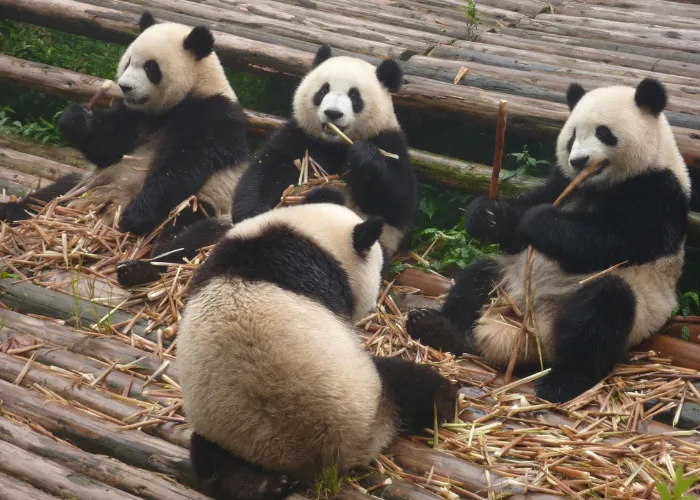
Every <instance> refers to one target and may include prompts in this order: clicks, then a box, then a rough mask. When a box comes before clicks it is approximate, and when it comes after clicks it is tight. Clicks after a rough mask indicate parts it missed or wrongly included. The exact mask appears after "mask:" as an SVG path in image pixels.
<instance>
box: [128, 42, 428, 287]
mask: <svg viewBox="0 0 700 500" xmlns="http://www.w3.org/2000/svg"><path fill="white" fill-rule="evenodd" d="M402 78H403V73H402V71H401V68H400V67H399V65H398V64H397V63H396V62H395V61H392V60H386V61H383V62H382V63H381V64H380V65H379V67H374V66H373V65H371V64H370V63H368V62H365V61H363V60H361V59H356V58H352V57H331V49H330V47H328V46H327V45H324V46H322V47H321V48H320V49H319V50H318V52H317V53H316V57H315V58H314V62H313V69H312V71H311V72H309V73H308V74H307V75H306V77H304V79H303V80H302V81H301V83H300V84H299V87H298V88H297V90H296V93H295V95H294V112H293V118H292V119H291V120H289V121H288V122H287V123H286V124H285V125H284V126H283V127H282V128H281V129H280V130H279V131H277V132H276V133H275V134H274V135H273V136H272V137H271V138H270V139H269V141H268V142H267V143H266V144H265V146H264V147H263V149H262V150H261V151H260V152H258V153H257V154H256V155H255V157H254V159H253V160H252V161H251V166H250V168H248V169H247V170H246V172H245V173H244V174H243V175H242V177H241V179H240V182H239V183H238V185H237V187H236V191H235V194H234V196H233V208H232V209H231V211H232V218H233V222H234V223H236V222H240V221H242V220H245V219H247V218H249V217H253V216H255V215H259V214H261V213H264V212H267V211H268V210H271V209H273V208H274V207H275V206H277V204H278V203H279V201H280V198H281V197H282V193H283V192H284V190H285V189H286V188H287V187H288V186H289V185H291V184H296V183H297V182H298V179H299V171H298V170H297V169H296V168H295V166H294V161H295V160H298V159H301V158H303V157H304V155H305V153H306V151H308V152H309V156H310V157H311V158H313V159H314V160H315V161H316V162H318V163H319V164H320V165H321V167H323V169H324V170H326V171H327V172H328V173H329V174H339V175H341V176H342V179H343V180H344V181H346V182H347V184H348V187H349V192H350V197H349V200H348V206H349V207H350V208H352V209H353V210H355V211H356V212H357V213H358V214H359V215H360V216H361V217H363V218H367V217H369V216H380V217H382V218H383V219H384V220H385V221H386V223H387V224H386V226H385V228H384V231H383V233H382V236H381V238H380V243H381V245H382V248H383V250H384V251H385V253H386V255H387V257H389V256H393V254H394V253H395V252H396V250H397V249H398V247H399V244H400V243H401V240H402V239H403V236H404V233H405V232H406V231H407V230H408V229H409V228H410V226H411V224H412V222H413V220H414V217H415V215H416V212H417V210H418V184H417V182H416V178H415V174H414V173H413V167H412V166H411V162H410V160H409V157H408V145H407V143H406V138H405V136H404V134H403V132H402V131H401V127H400V126H399V123H398V119H397V118H396V115H395V114H394V107H393V104H392V100H391V92H395V91H397V90H398V89H399V88H400V87H401V83H402ZM328 123H333V124H335V125H336V126H337V127H338V128H339V129H341V130H343V131H344V133H345V134H346V135H347V136H349V137H350V138H351V139H352V140H353V141H354V144H353V145H352V146H348V145H347V144H346V143H344V142H343V141H342V140H341V139H340V138H339V137H338V136H337V135H336V134H335V132H333V131H332V130H331V129H330V128H328V125H327V124H328ZM380 148H381V149H383V150H385V151H387V152H389V153H394V154H396V155H398V156H399V159H398V160H395V159H392V158H388V157H386V156H382V154H381V153H380V152H379V149H380ZM230 227H231V225H230V223H229V222H228V221H216V220H207V221H203V222H201V223H198V224H194V225H193V226H191V227H190V228H188V229H187V230H186V231H184V232H181V233H180V234H178V235H177V236H176V237H175V238H174V239H172V240H170V241H168V242H166V243H165V244H164V245H162V246H160V247H159V249H158V252H159V253H166V252H167V253H169V254H170V255H169V257H168V260H170V261H172V262H177V261H179V260H180V259H182V258H183V257H186V258H188V259H192V258H194V257H195V256H196V255H197V252H198V249H199V248H201V247H203V246H207V245H211V244H214V243H216V241H217V239H218V237H219V236H220V234H222V233H224V232H226V230H227V229H229V228H230ZM154 252H155V251H154ZM171 252H175V253H171ZM387 260H388V259H387ZM162 269H163V268H161V267H155V266H152V265H150V264H149V263H148V262H146V261H138V260H131V261H124V262H121V263H120V264H119V266H118V269H117V271H118V275H119V283H120V284H121V285H122V286H127V287H129V286H135V285H138V284H142V283H145V282H148V281H155V280H157V279H158V278H159V277H160V271H162Z"/></svg>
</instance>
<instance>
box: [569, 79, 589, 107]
mask: <svg viewBox="0 0 700 500" xmlns="http://www.w3.org/2000/svg"><path fill="white" fill-rule="evenodd" d="M585 94H586V91H585V90H584V88H583V87H581V85H579V84H578V83H572V84H571V85H569V88H568V89H567V90H566V103H567V104H568V105H569V109H570V110H571V111H573V110H574V108H575V107H576V104H578V102H579V101H580V100H581V98H582V97H583V96H584V95H585Z"/></svg>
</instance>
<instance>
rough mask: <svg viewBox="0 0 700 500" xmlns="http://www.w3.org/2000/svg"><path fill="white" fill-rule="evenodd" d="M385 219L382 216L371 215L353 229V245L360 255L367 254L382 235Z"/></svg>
mask: <svg viewBox="0 0 700 500" xmlns="http://www.w3.org/2000/svg"><path fill="white" fill-rule="evenodd" d="M383 227H384V221H383V220H382V218H381V217H370V218H369V219H367V220H366V221H364V222H363V223H361V224H358V225H357V226H355V229H353V230H352V246H353V247H354V248H355V251H356V252H357V253H358V254H360V255H365V254H366V253H367V251H368V250H369V249H370V247H371V246H372V245H374V244H375V243H376V242H377V241H378V240H379V237H380V236H381V235H382V228H383Z"/></svg>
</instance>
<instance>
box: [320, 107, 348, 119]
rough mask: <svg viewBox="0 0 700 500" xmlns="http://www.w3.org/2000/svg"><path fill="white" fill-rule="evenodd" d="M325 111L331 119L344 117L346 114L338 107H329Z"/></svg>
mask: <svg viewBox="0 0 700 500" xmlns="http://www.w3.org/2000/svg"><path fill="white" fill-rule="evenodd" d="M324 113H325V115H326V116H327V117H328V118H330V119H331V120H337V119H338V118H342V117H343V114H344V113H343V112H342V111H338V110H337V109H327V110H325V111H324Z"/></svg>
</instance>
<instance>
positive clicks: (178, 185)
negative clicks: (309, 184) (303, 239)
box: [120, 96, 248, 234]
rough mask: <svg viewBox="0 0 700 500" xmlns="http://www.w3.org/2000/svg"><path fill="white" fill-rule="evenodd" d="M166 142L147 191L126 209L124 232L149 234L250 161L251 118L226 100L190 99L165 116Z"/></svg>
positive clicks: (122, 223)
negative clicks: (222, 173)
mask: <svg viewBox="0 0 700 500" xmlns="http://www.w3.org/2000/svg"><path fill="white" fill-rule="evenodd" d="M163 121H164V123H165V125H164V126H165V131H166V134H165V137H166V138H165V143H164V144H163V145H161V146H160V148H159V149H158V152H157V155H156V158H155V160H154V164H153V165H152V167H151V170H150V171H149V172H148V175H147V176H146V179H145V181H144V184H143V187H142V188H141V191H140V192H139V193H138V194H137V195H136V196H135V197H134V199H133V200H132V202H131V203H130V204H129V206H127V207H126V209H125V210H124V214H123V216H122V220H121V223H120V228H121V229H122V230H123V231H130V232H133V233H135V234H144V233H147V232H149V231H151V230H153V229H155V227H156V226H157V225H158V224H160V223H161V222H162V221H163V219H164V218H165V217H167V215H168V213H169V212H170V211H171V210H172V209H173V208H175V207H176V206H177V204H178V203H181V202H182V201H183V200H185V199H186V198H188V197H189V196H192V195H195V194H197V192H199V190H200V189H201V188H202V187H203V186H204V184H205V183H206V181H207V180H208V179H209V178H210V177H211V176H212V175H213V174H214V173H215V172H217V171H219V170H222V169H224V168H227V167H231V166H234V165H238V164H241V163H243V162H244V161H245V160H246V159H247V155H248V151H247V149H248V148H247V137H246V128H247V118H246V116H245V114H244V112H243V110H242V108H241V107H240V105H238V104H236V103H232V102H231V101H230V100H229V99H227V98H225V97H223V96H215V97H209V98H207V99H187V100H185V101H183V102H181V103H180V104H178V105H177V106H176V107H175V108H173V109H172V110H171V111H170V112H169V116H167V117H163Z"/></svg>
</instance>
